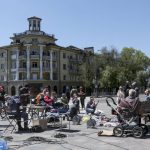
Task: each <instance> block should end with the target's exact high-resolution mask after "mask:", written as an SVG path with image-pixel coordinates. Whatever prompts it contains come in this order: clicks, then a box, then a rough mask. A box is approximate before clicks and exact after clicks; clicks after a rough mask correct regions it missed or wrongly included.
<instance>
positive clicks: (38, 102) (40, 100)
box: [35, 87, 48, 105]
mask: <svg viewBox="0 0 150 150" xmlns="http://www.w3.org/2000/svg"><path fill="white" fill-rule="evenodd" d="M46 92H48V89H47V87H46V88H44V89H43V90H42V92H40V93H39V94H38V95H37V96H36V97H35V104H36V105H43V104H44V96H45V93H46Z"/></svg>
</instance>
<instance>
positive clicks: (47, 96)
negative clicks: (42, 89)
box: [44, 92, 54, 106]
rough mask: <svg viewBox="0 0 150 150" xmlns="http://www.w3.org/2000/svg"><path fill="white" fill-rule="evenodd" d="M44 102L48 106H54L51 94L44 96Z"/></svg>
mask: <svg viewBox="0 0 150 150" xmlns="http://www.w3.org/2000/svg"><path fill="white" fill-rule="evenodd" d="M44 102H45V103H46V105H48V106H53V103H54V101H53V99H51V97H50V94H49V92H46V93H45V95H44Z"/></svg>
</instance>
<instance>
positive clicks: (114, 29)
mask: <svg viewBox="0 0 150 150" xmlns="http://www.w3.org/2000/svg"><path fill="white" fill-rule="evenodd" d="M32 16H36V17H39V18H41V19H42V22H41V30H42V31H44V32H46V33H48V34H54V35H55V37H56V38H57V39H58V41H57V42H56V43H57V44H58V45H60V46H64V47H67V46H69V45H73V46H76V47H78V48H82V49H83V48H85V47H94V49H95V51H97V52H98V50H100V49H102V48H103V47H107V48H108V49H110V48H111V47H115V48H116V49H117V50H118V51H119V52H120V51H121V50H122V48H123V47H132V48H135V49H137V50H141V51H142V52H144V53H145V55H147V56H149V57H150V52H149V51H150V0H0V46H5V45H9V44H10V42H11V40H10V37H11V36H13V33H20V32H24V31H26V30H28V21H27V18H29V17H32Z"/></svg>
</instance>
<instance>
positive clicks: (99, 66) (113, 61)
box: [82, 47, 150, 88]
mask: <svg viewBox="0 0 150 150" xmlns="http://www.w3.org/2000/svg"><path fill="white" fill-rule="evenodd" d="M148 66H150V58H148V57H147V56H146V55H145V54H144V53H143V52H141V51H140V50H136V49H134V48H128V47H125V48H123V49H122V51H121V52H120V53H119V52H118V51H117V50H116V49H115V48H111V49H110V50H109V49H107V47H104V48H102V49H101V50H100V53H98V54H95V55H93V54H89V53H88V54H86V56H85V60H84V64H83V65H82V71H83V72H82V78H83V80H84V83H85V85H86V87H89V86H91V85H92V80H93V78H94V77H95V76H96V78H97V79H98V81H99V82H100V85H101V88H104V87H105V88H114V87H118V86H119V85H122V84H124V83H125V81H127V80H128V81H130V82H132V81H135V80H136V81H138V82H139V84H140V85H141V86H146V84H147V78H148V77H150V76H149V73H147V71H146V69H147V68H148Z"/></svg>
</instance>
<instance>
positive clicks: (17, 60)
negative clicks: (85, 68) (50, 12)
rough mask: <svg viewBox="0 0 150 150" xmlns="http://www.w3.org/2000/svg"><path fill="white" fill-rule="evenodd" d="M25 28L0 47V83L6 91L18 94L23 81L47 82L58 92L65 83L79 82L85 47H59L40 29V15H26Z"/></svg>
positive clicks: (67, 85) (23, 83) (64, 88)
mask: <svg viewBox="0 0 150 150" xmlns="http://www.w3.org/2000/svg"><path fill="white" fill-rule="evenodd" d="M28 23H29V26H28V30H26V31H25V32H22V33H15V34H13V36H12V37H11V40H12V42H11V44H10V45H7V46H2V47H0V82H1V83H0V84H1V85H3V86H4V87H5V90H6V91H7V93H8V94H11V95H15V94H18V91H19V88H20V87H21V86H24V85H26V84H29V85H31V86H32V87H35V88H38V89H41V88H42V87H45V86H48V87H49V89H50V90H55V91H56V92H57V93H62V92H65V90H66V87H69V88H71V86H73V85H74V86H80V85H82V84H83V83H82V81H81V78H80V76H81V70H80V68H81V66H82V63H83V56H84V53H85V50H84V49H79V48H76V47H74V46H68V47H62V46H59V45H57V44H56V41H57V39H56V38H55V36H54V35H50V34H47V33H45V32H44V31H41V19H40V18H38V17H31V18H28Z"/></svg>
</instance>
